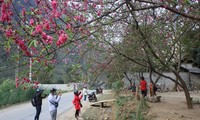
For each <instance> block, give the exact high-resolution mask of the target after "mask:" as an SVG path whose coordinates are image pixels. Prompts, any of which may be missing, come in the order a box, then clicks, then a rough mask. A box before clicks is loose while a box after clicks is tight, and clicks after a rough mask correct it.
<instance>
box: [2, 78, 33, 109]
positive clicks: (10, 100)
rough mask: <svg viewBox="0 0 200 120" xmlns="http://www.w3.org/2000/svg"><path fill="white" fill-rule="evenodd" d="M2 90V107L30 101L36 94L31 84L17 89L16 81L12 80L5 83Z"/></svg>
mask: <svg viewBox="0 0 200 120" xmlns="http://www.w3.org/2000/svg"><path fill="white" fill-rule="evenodd" d="M24 87H25V88H26V89H24ZM0 90H1V91H0V99H1V100H0V107H2V106H6V105H11V104H16V103H20V102H24V101H27V100H30V99H31V98H32V96H33V94H34V92H35V90H34V89H33V88H32V86H31V85H30V84H24V85H23V86H20V87H19V88H16V87H15V81H12V80H6V81H4V82H3V84H1V85H0Z"/></svg>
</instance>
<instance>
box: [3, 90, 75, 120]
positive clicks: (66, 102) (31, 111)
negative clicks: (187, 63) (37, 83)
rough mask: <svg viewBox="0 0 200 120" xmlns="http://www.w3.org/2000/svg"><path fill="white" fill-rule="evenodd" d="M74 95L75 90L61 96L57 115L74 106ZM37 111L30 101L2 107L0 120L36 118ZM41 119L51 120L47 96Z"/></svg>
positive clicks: (28, 119)
mask: <svg viewBox="0 0 200 120" xmlns="http://www.w3.org/2000/svg"><path fill="white" fill-rule="evenodd" d="M73 97H74V95H73V92H70V93H65V94H63V95H62V96H61V100H60V102H59V106H58V114H57V115H60V114H62V113H64V112H66V111H67V110H69V109H70V108H71V107H73V104H72V100H73ZM35 113H36V110H35V107H33V106H32V105H31V103H30V102H26V103H22V104H18V105H13V106H11V107H8V108H5V109H1V110H0V120H34V116H35ZM40 120H50V113H49V109H48V100H47V98H45V99H43V101H42V111H41V114H40Z"/></svg>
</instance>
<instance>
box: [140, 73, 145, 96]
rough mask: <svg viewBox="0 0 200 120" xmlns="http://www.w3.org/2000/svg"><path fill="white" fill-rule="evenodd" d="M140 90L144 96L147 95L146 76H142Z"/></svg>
mask: <svg viewBox="0 0 200 120" xmlns="http://www.w3.org/2000/svg"><path fill="white" fill-rule="evenodd" d="M140 79H141V80H140V90H141V93H142V96H143V97H145V96H147V82H146V81H145V80H144V77H143V76H142V77H140Z"/></svg>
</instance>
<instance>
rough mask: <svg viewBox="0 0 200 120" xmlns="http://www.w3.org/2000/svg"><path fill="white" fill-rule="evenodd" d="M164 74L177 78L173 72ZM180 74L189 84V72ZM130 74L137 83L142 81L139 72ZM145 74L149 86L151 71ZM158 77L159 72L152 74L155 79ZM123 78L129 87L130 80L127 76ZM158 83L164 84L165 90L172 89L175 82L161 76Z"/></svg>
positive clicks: (125, 85) (126, 86) (125, 84)
mask: <svg viewBox="0 0 200 120" xmlns="http://www.w3.org/2000/svg"><path fill="white" fill-rule="evenodd" d="M163 74H164V75H166V76H170V77H172V78H174V79H176V77H175V75H174V74H173V73H167V72H166V73H163ZM180 75H181V77H182V78H183V80H184V81H185V82H186V84H188V83H189V73H185V72H182V73H180ZM128 76H129V78H131V79H132V81H134V80H135V82H136V85H138V84H139V82H140V77H139V73H134V74H128ZM143 76H144V78H145V80H146V81H147V83H148V86H149V83H150V77H149V73H143ZM157 78H158V75H157V74H153V75H152V79H153V81H155V80H156V79H157ZM122 80H123V82H124V87H125V88H129V87H130V83H129V81H128V80H127V79H126V78H123V79H122ZM157 84H158V85H160V86H162V87H163V89H164V90H166V89H169V90H172V89H173V87H174V82H172V81H171V80H170V79H167V78H164V77H160V79H159V81H158V83H157Z"/></svg>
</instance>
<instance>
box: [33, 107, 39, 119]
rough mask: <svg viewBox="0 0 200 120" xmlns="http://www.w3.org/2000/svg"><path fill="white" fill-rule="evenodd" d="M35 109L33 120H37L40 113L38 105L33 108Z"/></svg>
mask: <svg viewBox="0 0 200 120" xmlns="http://www.w3.org/2000/svg"><path fill="white" fill-rule="evenodd" d="M35 108H36V115H35V119H34V120H39V116H40V113H41V106H40V105H38V106H35Z"/></svg>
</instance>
